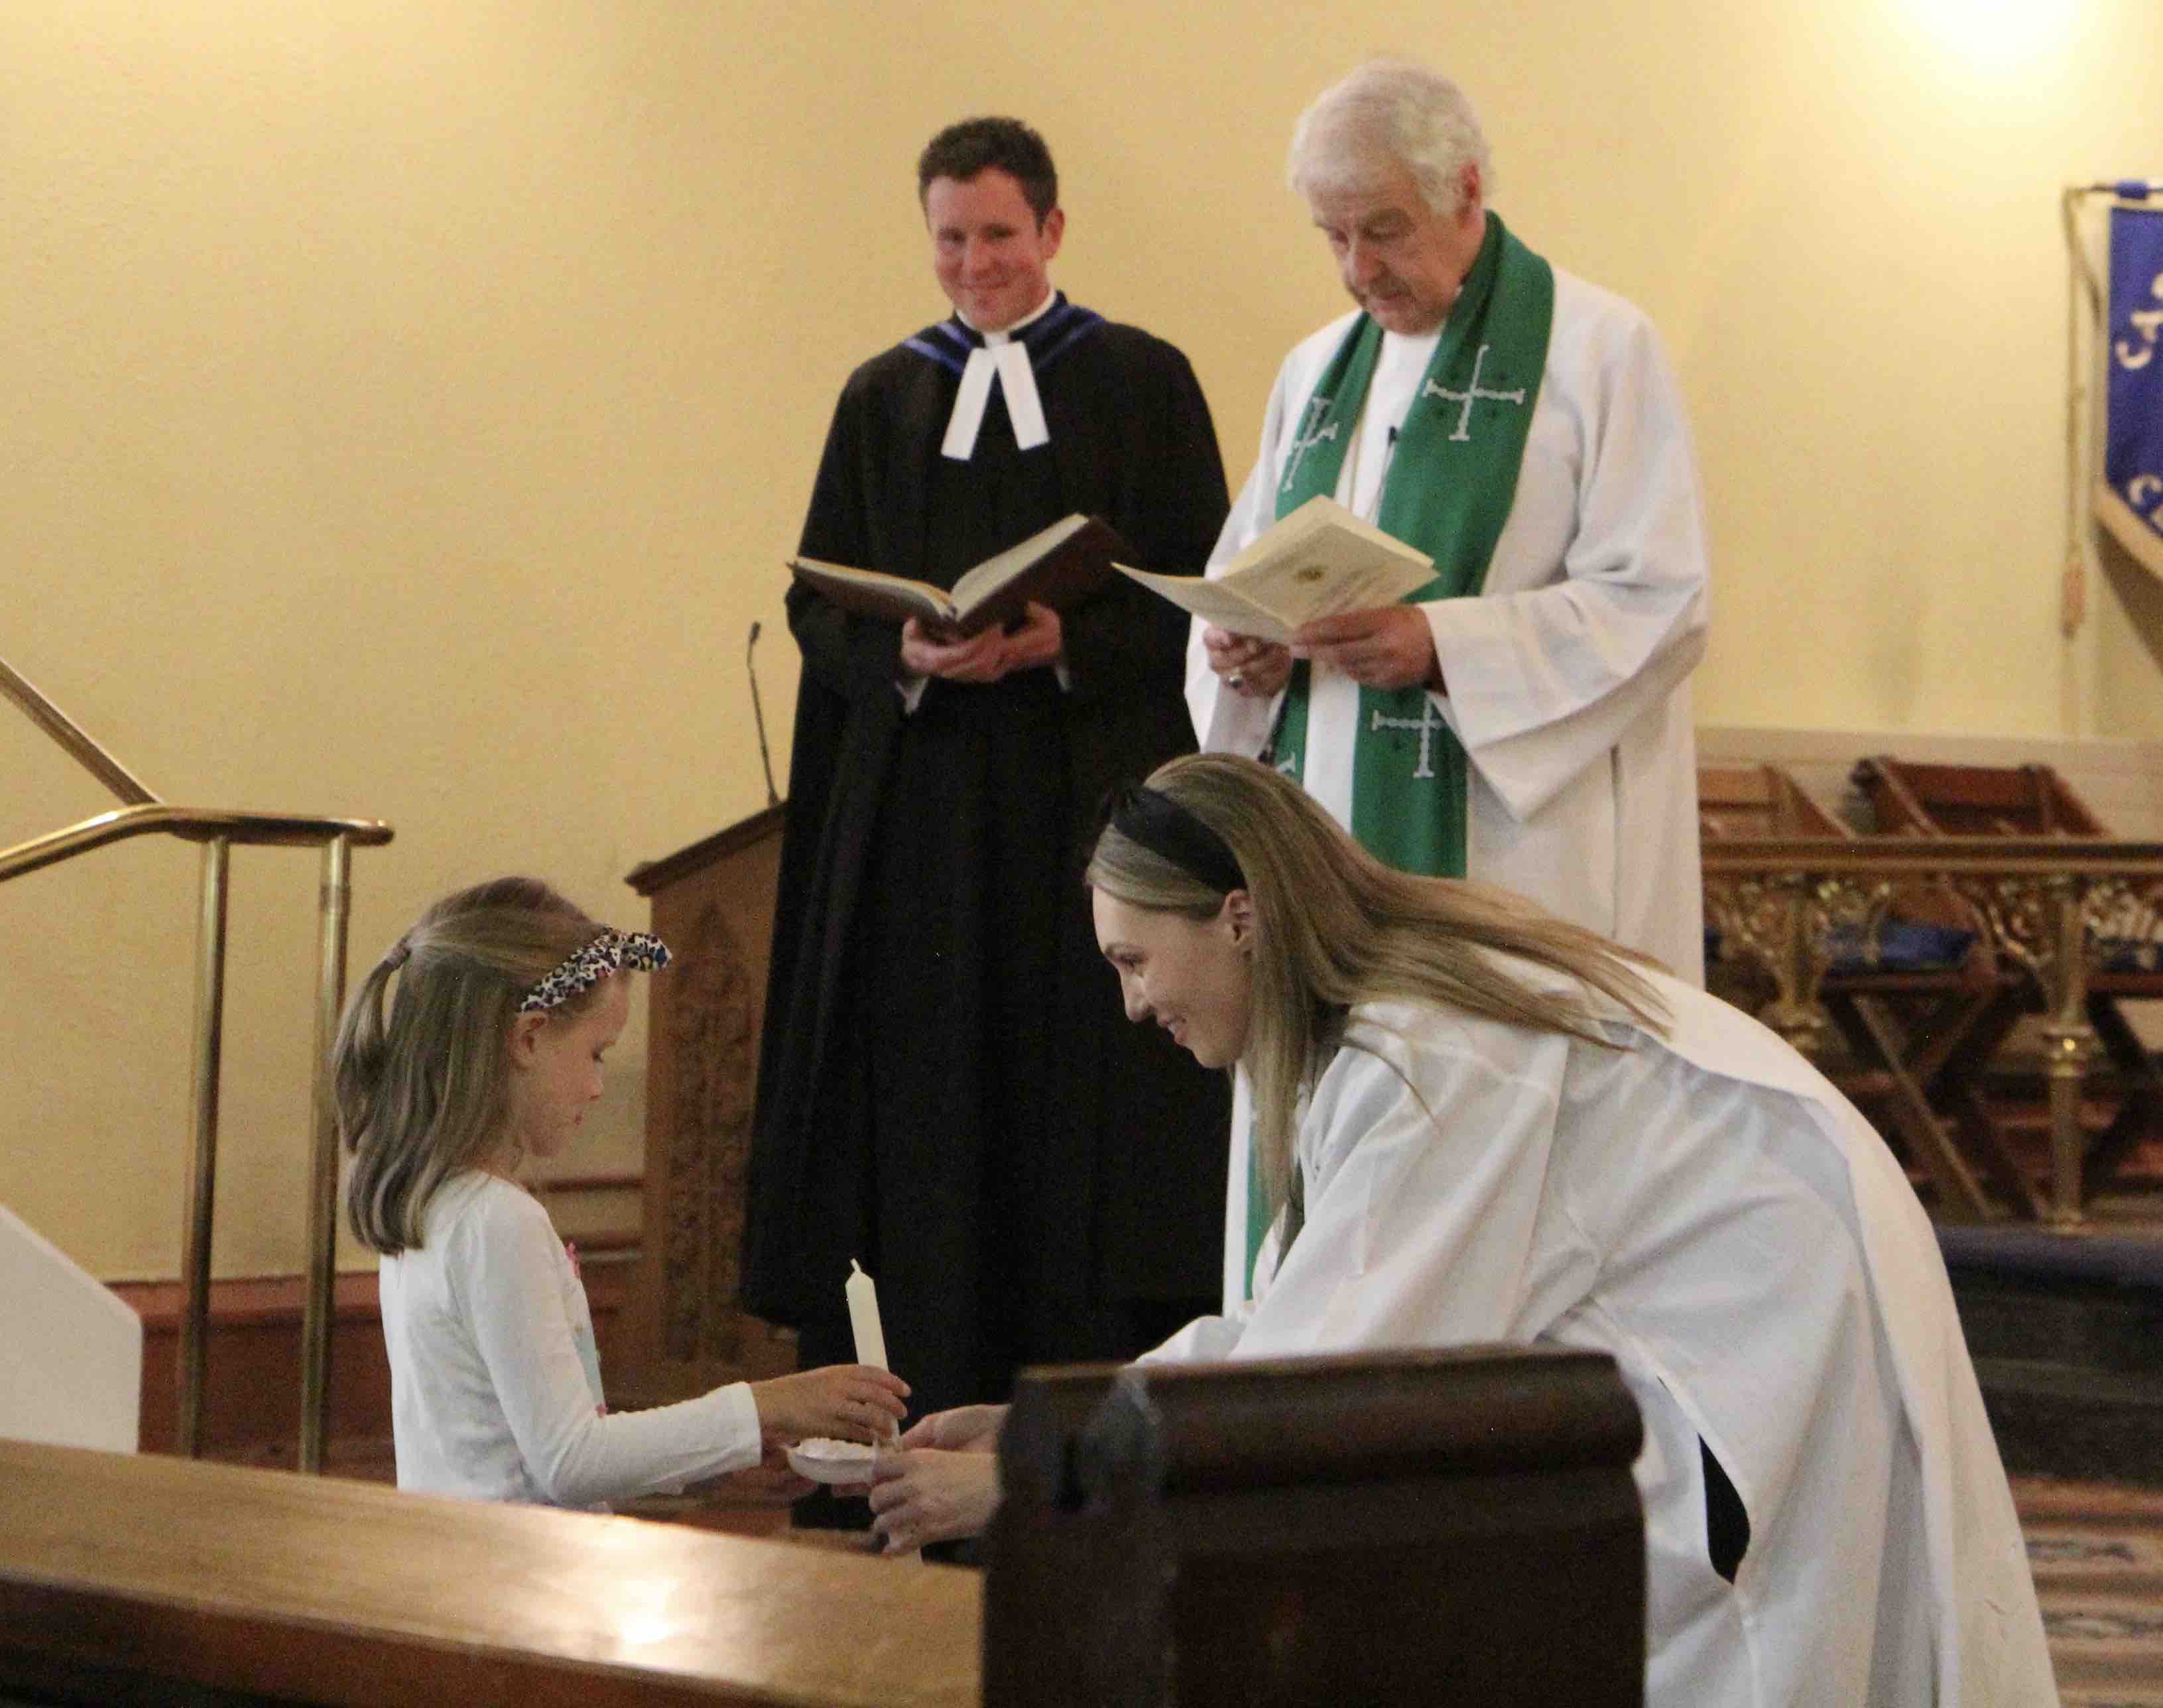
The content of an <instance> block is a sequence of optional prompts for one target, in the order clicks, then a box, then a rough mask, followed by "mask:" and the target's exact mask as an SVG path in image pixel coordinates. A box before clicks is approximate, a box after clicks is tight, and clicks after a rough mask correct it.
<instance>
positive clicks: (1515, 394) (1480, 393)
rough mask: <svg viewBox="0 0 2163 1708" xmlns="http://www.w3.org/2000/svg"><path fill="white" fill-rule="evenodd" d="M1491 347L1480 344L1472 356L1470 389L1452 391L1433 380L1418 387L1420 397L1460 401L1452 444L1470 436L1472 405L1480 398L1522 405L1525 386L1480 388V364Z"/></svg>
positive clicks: (1451, 437) (1453, 401) (1451, 439)
mask: <svg viewBox="0 0 2163 1708" xmlns="http://www.w3.org/2000/svg"><path fill="white" fill-rule="evenodd" d="M1492 348H1494V346H1493V345H1491V344H1482V345H1480V350H1479V354H1476V355H1475V356H1474V357H1473V359H1472V389H1471V390H1469V391H1452V390H1450V389H1449V388H1448V386H1447V385H1443V384H1442V383H1441V382H1440V381H1438V380H1428V381H1427V384H1426V385H1422V387H1421V388H1420V396H1422V397H1446V398H1448V400H1449V401H1451V402H1452V403H1461V404H1463V405H1464V408H1462V409H1460V410H1459V411H1458V412H1457V431H1456V432H1453V433H1452V434H1451V435H1450V436H1449V437H1450V443H1453V444H1454V443H1457V442H1458V441H1459V440H1460V439H1469V438H1470V437H1472V432H1471V424H1472V406H1473V405H1474V403H1475V402H1476V401H1479V400H1480V398H1483V397H1484V398H1486V399H1487V400H1488V401H1490V402H1493V403H1514V404H1516V406H1518V407H1519V408H1520V409H1521V408H1523V407H1524V403H1525V388H1524V387H1523V386H1521V385H1520V386H1519V387H1518V388H1517V389H1516V390H1515V391H1487V390H1482V389H1481V387H1480V365H1481V364H1483V363H1484V362H1485V361H1486V359H1487V352H1488V351H1489V350H1490V349H1492Z"/></svg>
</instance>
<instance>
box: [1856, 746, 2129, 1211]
mask: <svg viewBox="0 0 2163 1708" xmlns="http://www.w3.org/2000/svg"><path fill="white" fill-rule="evenodd" d="M1853 780H1854V782H1855V783H1856V785H1857V788H1859V789H1861V790H1862V793H1863V794H1864V795H1865V797H1866V798H1867V799H1868V801H1869V803H1870V806H1871V809H1872V812H1873V813H1874V814H1875V815H1876V816H1877V820H1878V827H1879V828H1880V830H1883V831H1885V832H1886V833H1888V834H1889V835H1894V836H1920V837H1924V838H1926V839H1935V838H1943V837H1947V836H1977V837H2003V838H2019V837H2062V838H2066V839H2067V840H2069V841H2098V842H2100V841H2107V840H2108V838H2109V836H2110V832H2109V830H2108V829H2107V828H2106V827H2105V826H2104V825H2103V820H2101V819H2099V818H2098V816H2097V815H2096V814H2095V813H2094V812H2093V811H2092V809H2090V808H2089V806H2088V804H2087V802H2086V801H2084V800H2083V799H2081V796H2080V794H2079V793H2078V791H2077V790H2076V789H2074V788H2073V786H2072V784H2071V783H2069V782H2068V781H2066V778H2063V777H2061V776H2060V775H2059V773H2058V772H2057V771H2056V768H2053V767H2051V766H2049V765H2009V766H1993V765H1923V764H1917V763H1914V762H1909V761H1906V760H1902V759H1898V758H1894V757H1891V756H1889V755H1879V756H1877V757H1871V758H1867V759H1864V760H1862V761H1861V762H1858V763H1857V766H1856V768H1855V771H1854V775H1853ZM2124 911H2126V912H2127V914H2128V916H2129V917H2128V920H2127V922H2126V924H2125V925H2124V930H2126V931H2127V932H2128V933H2129V935H2127V936H2126V937H2125V938H2124V939H2122V940H2118V941H2115V942H2097V941H2094V940H2093V938H2094V937H2095V935H2096V934H2095V933H2094V932H2093V931H2092V930H2091V932H2090V934H2089V935H2090V938H2091V941H2090V942H2089V943H2088V945H2087V949H2086V958H2087V960H2088V961H2090V962H2091V963H2092V964H2090V965H2088V966H2087V967H2086V969H2085V976H2084V978H2083V980H2082V988H2081V992H2080V1000H2079V1003H2078V1005H2077V1011H2076V1012H2075V1013H2073V1014H2065V1015H2058V1016H2053V1017H2052V1018H2051V1019H2050V1021H2048V1022H2047V1023H2046V1032H2047V1031H2049V1030H2050V1029H2051V1028H2053V1027H2055V1028H2056V1035H2055V1037H2054V1038H2053V1040H2052V1042H2051V1048H2052V1049H2053V1050H2054V1051H2057V1052H2061V1053H2062V1054H2063V1055H2064V1056H2066V1057H2068V1058H2070V1063H2069V1064H2068V1063H2059V1064H2054V1065H2056V1066H2065V1065H2070V1066H2072V1067H2074V1068H2076V1069H2077V1068H2080V1067H2081V1066H2083V1065H2084V1064H2085V1062H2086V1061H2087V1059H2088V1058H2089V1057H2090V1056H2093V1055H2094V1054H2096V1053H2097V1046H2098V1045H2100V1050H2101V1054H2102V1055H2103V1056H2105V1057H2106V1058H2107V1059H2108V1061H2109V1062H2110V1063H2111V1065H2112V1066H2113V1068H2114V1069H2115V1070H2116V1071H2117V1075H2118V1081H2119V1091H2120V1095H2119V1098H2118V1109H2117V1111H2116V1113H2114V1114H2113V1117H2112V1119H2111V1122H2110V1124H2109V1126H2108V1128H2106V1129H2104V1130H2103V1132H2102V1133H2101V1134H2098V1135H2097V1136H2096V1137H2095V1138H2094V1139H2093V1140H2091V1141H2089V1142H2087V1143H2086V1144H2084V1145H2082V1146H2081V1147H2080V1150H2081V1153H2082V1154H2080V1155H2059V1156H2058V1157H2057V1158H2056V1159H2055V1167H2056V1171H2057V1172H2058V1173H2059V1174H2060V1175H2061V1176H2065V1175H2067V1174H2070V1175H2071V1176H2073V1178H2072V1179H2071V1181H2069V1182H2064V1183H2061V1186H2060V1187H2059V1191H2058V1195H2057V1196H2058V1199H2059V1202H2058V1203H2057V1204H2056V1206H2055V1210H2056V1213H2057V1214H2058V1216H2059V1218H2061V1219H2066V1218H2071V1217H2072V1216H2075V1215H2077V1213H2078V1211H2079V1208H2080V1205H2081V1203H2082V1201H2083V1200H2084V1199H2085V1198H2086V1197H2089V1196H2091V1195H2092V1194H2093V1193H2094V1192H2097V1191H2098V1190H2099V1189H2101V1188H2102V1187H2103V1186H2104V1185H2106V1184H2107V1183H2108V1181H2109V1180H2110V1177H2111V1176H2112V1174H2113V1171H2114V1170H2115V1169H2116V1168H2117V1167H2118V1165H2119V1164H2120V1163H2122V1162H2123V1161H2124V1160H2125V1158H2126V1157H2127V1155H2129V1153H2130V1152H2131V1151H2132V1150H2133V1149H2134V1146H2135V1145H2138V1144H2139V1142H2140V1141H2141V1140H2143V1139H2145V1138H2148V1137H2150V1136H2155V1137H2163V1074H2160V1073H2159V1072H2158V1071H2157V1069H2156V1065H2155V1061H2154V1060H2153V1059H2152V1058H2151V1057H2150V1055H2149V1053H2148V1050H2147V1049H2146V1047H2145V1045H2143V1044H2142V1043H2141V1042H2140V1040H2139V1037H2138V1035H2136V1034H2135V1033H2134V1030H2133V1027H2132V1025H2131V1024H2130V1023H2129V1021H2128V1020H2127V1019H2126V1018H2125V1015H2124V1012H2123V1011H2122V1009H2120V1007H2119V1004H2120V1003H2122V1002H2124V1001H2126V1000H2146V1001H2156V1000H2163V943H2159V941H2158V939H2159V937H2163V922H2159V920H2158V919H2157V917H2156V913H2155V906H2154V904H2153V903H2152V902H2151V903H2150V904H2148V906H2147V907H2146V908H2145V909H2142V908H2141V907H2140V906H2139V904H2137V903H2136V904H2130V905H2129V908H2128V909H2125V910H2124ZM2055 995H2056V993H2053V992H2052V991H2051V990H2050V989H2048V988H2045V985H2044V984H2043V982H2038V983H2037V984H2036V986H2035V988H2034V989H2033V991H2032V993H2031V1001H2032V1002H2033V1003H2035V1005H2037V1006H2040V1007H2041V1008H2042V1009H2044V1010H2045V1013H2046V1014H2048V1013H2049V1012H2050V1009H2052V1008H2053V1006H2054V997H2055ZM2082 1011H2084V1017H2085V1022H2086V1024H2081V1019H2082ZM1973 1066H1974V1067H1975V1069H1976V1070H1977V1071H1978V1072H1979V1070H1980V1069H1981V1068H1982V1066H1983V1062H1982V1061H1976V1062H1975V1063H1974V1064H1973ZM2071 1077H2072V1078H2074V1079H2075V1080H2076V1081H2077V1080H2078V1079H2079V1078H2080V1077H2082V1076H2081V1075H2080V1074H2078V1073H2075V1074H2074V1075H2072V1076H2071ZM2066 1094H2068V1095H2069V1094H2070V1093H2066ZM1966 1101H1967V1108H1965V1110H1964V1115H1965V1119H1967V1120H1968V1121H1969V1122H1970V1123H1971V1124H1972V1125H1973V1127H1974V1129H1975V1130H1976V1131H1977V1133H1978V1134H1980V1135H1982V1136H1985V1137H1986V1138H1987V1139H1988V1142H1989V1144H1990V1145H1991V1146H1992V1148H1993V1150H1994V1151H1996V1152H1997V1154H1998V1155H1999V1156H2000V1157H2001V1158H2006V1157H2009V1151H2008V1150H2007V1147H2006V1145H2005V1144H2004V1140H2003V1134H2002V1133H2001V1131H2000V1130H1999V1129H1998V1125H1997V1124H1996V1123H1995V1122H1994V1121H1993V1120H1992V1119H1991V1118H1990V1117H1989V1114H1988V1111H1987V1110H1986V1109H1984V1108H1982V1101H1981V1098H1980V1097H1979V1096H1977V1095H1976V1093H1975V1092H1974V1091H1973V1090H1972V1077H1971V1088H1970V1089H1969V1091H1968V1092H1967V1099H1966ZM2060 1124H2061V1125H2062V1123H2060ZM2058 1148H2059V1149H2060V1150H2061V1151H2062V1150H2063V1149H2064V1147H2063V1146H2062V1145H2060V1146H2059V1147H2058ZM2006 1166H2013V1165H2011V1164H2010V1163H2008V1164H2007V1165H2006ZM2015 1171H2016V1172H2017V1168H2016V1170H2015ZM2019 1190H2020V1191H2021V1192H2024V1193H2025V1194H2027V1195H2028V1196H2029V1199H2030V1202H2028V1203H2027V1204H2025V1205H2024V1208H2029V1210H2030V1213H2035V1214H2037V1215H2039V1216H2040V1215H2042V1214H2045V1213H2048V1212H2047V1211H2046V1208H2045V1206H2043V1205H2042V1204H2041V1203H2040V1200H2037V1199H2034V1198H2033V1195H2032V1190H2031V1189H2029V1188H2027V1187H2025V1184H2024V1180H2023V1183H2022V1186H2021V1187H2020V1188H2019Z"/></svg>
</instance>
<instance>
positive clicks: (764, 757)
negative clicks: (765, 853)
mask: <svg viewBox="0 0 2163 1708" xmlns="http://www.w3.org/2000/svg"><path fill="white" fill-rule="evenodd" d="M757 645H758V625H757V623H753V624H752V626H751V638H750V639H749V640H748V641H746V642H744V674H745V675H746V676H748V677H750V678H751V715H752V719H753V720H755V721H756V722H757V725H758V762H759V763H760V764H761V765H763V766H764V767H765V768H766V804H767V805H768V806H770V807H772V806H779V805H780V804H781V796H780V794H778V793H777V792H776V790H775V789H774V787H773V756H772V754H770V753H768V752H767V751H766V713H765V712H764V711H763V710H761V709H760V706H759V703H758V672H757V670H756V669H754V668H752V662H751V654H752V647H756V646H757Z"/></svg>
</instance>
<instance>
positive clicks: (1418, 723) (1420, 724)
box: [1367, 699, 1448, 783]
mask: <svg viewBox="0 0 2163 1708" xmlns="http://www.w3.org/2000/svg"><path fill="white" fill-rule="evenodd" d="M1447 727H1448V726H1447V725H1445V724H1444V723H1443V718H1442V714H1441V713H1440V712H1438V711H1437V710H1435V709H1434V701H1433V700H1432V699H1422V700H1421V701H1420V715H1418V716H1417V717H1416V718H1387V717H1384V716H1383V715H1382V713H1381V710H1380V708H1379V707H1378V708H1376V710H1375V720H1374V722H1372V723H1371V724H1370V725H1369V726H1367V733H1368V734H1369V735H1370V736H1379V735H1380V734H1381V733H1382V731H1384V730H1417V731H1419V732H1420V757H1419V768H1418V769H1417V770H1416V771H1414V772H1413V773H1412V780H1413V781H1414V782H1415V783H1417V782H1419V781H1420V780H1421V779H1422V778H1429V777H1432V776H1433V775H1434V732H1435V731H1437V730H1439V729H1445V728H1447Z"/></svg>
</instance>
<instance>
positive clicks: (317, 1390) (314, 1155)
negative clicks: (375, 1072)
mask: <svg viewBox="0 0 2163 1708" xmlns="http://www.w3.org/2000/svg"><path fill="white" fill-rule="evenodd" d="M352 850H353V843H352V840H351V839H350V838H349V837H346V836H333V838H332V839H331V840H330V841H328V842H327V843H326V844H325V845H324V846H323V882H322V899H321V900H320V902H319V904H318V915H317V923H318V926H319V931H318V940H317V952H318V974H317V982H316V1058H315V1071H314V1073H313V1074H312V1076H311V1077H310V1085H311V1087H312V1090H313V1092H314V1095H313V1097H312V1100H311V1109H312V1142H311V1144H310V1147H309V1152H308V1161H309V1177H308V1295H307V1297H306V1300H305V1301H304V1302H303V1303H302V1306H301V1460H300V1464H301V1470H304V1471H320V1470H322V1468H323V1437H324V1432H325V1422H324V1420H325V1417H327V1413H328V1410H329V1404H330V1382H331V1321H332V1318H333V1307H334V1303H335V1298H334V1295H335V1292H336V1289H337V1263H338V1116H337V1110H336V1108H335V1107H334V1106H333V1100H332V1095H331V1046H332V1045H333V1043H334V1042H335V1041H336V1040H337V1037H338V1009H339V1008H340V1007H341V1006H342V1005H343V1003H344V1000H345V944H346V925H347V921H348V918H349V916H350V914H351V913H352V907H353V884H352V881H351V877H350V872H351V867H352Z"/></svg>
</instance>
